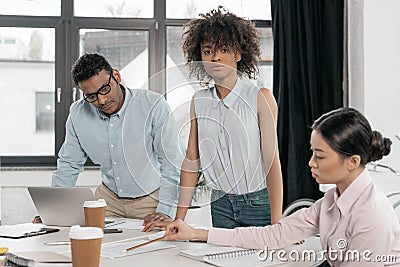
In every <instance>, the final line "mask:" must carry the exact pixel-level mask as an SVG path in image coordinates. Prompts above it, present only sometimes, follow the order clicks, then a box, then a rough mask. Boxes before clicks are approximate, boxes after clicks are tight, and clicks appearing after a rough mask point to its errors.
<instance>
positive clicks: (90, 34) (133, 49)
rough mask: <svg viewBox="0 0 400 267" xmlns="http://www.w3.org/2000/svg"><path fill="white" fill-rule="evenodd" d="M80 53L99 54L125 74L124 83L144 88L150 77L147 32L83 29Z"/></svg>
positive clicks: (81, 31)
mask: <svg viewBox="0 0 400 267" xmlns="http://www.w3.org/2000/svg"><path fill="white" fill-rule="evenodd" d="M79 36H80V54H81V55H82V54H84V53H87V52H98V53H100V54H102V55H103V56H104V57H106V58H107V60H108V61H109V62H110V64H111V66H112V67H113V68H116V69H118V70H119V72H120V73H121V77H122V83H123V84H124V85H126V86H128V87H130V88H142V87H143V86H144V85H145V84H146V82H147V79H148V77H149V72H148V66H149V62H148V58H149V34H148V32H147V31H116V30H112V31H110V30H102V29H90V30H89V29H84V30H80V32H79Z"/></svg>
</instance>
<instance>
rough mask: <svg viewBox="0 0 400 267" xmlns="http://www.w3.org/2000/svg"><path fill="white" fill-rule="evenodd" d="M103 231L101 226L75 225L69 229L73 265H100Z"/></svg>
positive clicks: (97, 266)
mask: <svg viewBox="0 0 400 267" xmlns="http://www.w3.org/2000/svg"><path fill="white" fill-rule="evenodd" d="M102 238H103V231H102V230H101V228H99V227H80V226H79V225H74V226H72V227H71V229H70V230H69V239H70V240H71V254H72V266H73V267H99V264H100V249H101V240H102Z"/></svg>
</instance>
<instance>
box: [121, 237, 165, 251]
mask: <svg viewBox="0 0 400 267" xmlns="http://www.w3.org/2000/svg"><path fill="white" fill-rule="evenodd" d="M163 239H164V237H159V238H156V239H153V240H150V241H147V242H144V243H142V244H140V245H136V246H133V247H130V248H127V249H125V250H123V251H122V252H128V251H131V250H133V249H136V248H140V247H143V246H146V245H149V244H152V243H154V242H157V241H161V240H163Z"/></svg>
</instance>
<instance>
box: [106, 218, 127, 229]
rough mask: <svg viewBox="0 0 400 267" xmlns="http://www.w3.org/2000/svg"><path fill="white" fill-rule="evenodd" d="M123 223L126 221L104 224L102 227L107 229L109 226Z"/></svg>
mask: <svg viewBox="0 0 400 267" xmlns="http://www.w3.org/2000/svg"><path fill="white" fill-rule="evenodd" d="M124 222H126V221H125V220H123V221H117V222H112V223H109V224H106V225H105V226H104V228H108V227H110V226H114V225H118V224H123V223H124Z"/></svg>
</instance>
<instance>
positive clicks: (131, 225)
mask: <svg viewBox="0 0 400 267" xmlns="http://www.w3.org/2000/svg"><path fill="white" fill-rule="evenodd" d="M114 226H115V227H118V228H121V229H128V230H142V229H143V227H144V226H143V220H134V219H123V220H118V221H114V222H112V223H108V224H106V225H105V228H110V227H114Z"/></svg>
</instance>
